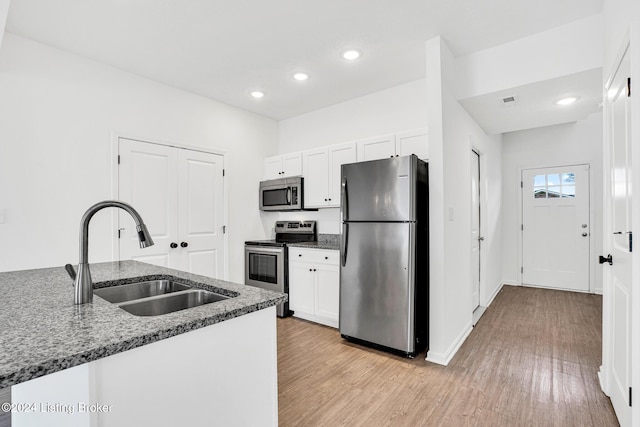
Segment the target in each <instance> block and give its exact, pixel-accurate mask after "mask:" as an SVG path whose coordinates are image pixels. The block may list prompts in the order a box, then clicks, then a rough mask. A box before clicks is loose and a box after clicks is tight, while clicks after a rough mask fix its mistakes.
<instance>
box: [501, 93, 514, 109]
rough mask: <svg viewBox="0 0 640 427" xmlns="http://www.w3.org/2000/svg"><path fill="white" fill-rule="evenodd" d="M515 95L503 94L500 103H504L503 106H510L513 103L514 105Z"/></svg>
mask: <svg viewBox="0 0 640 427" xmlns="http://www.w3.org/2000/svg"><path fill="white" fill-rule="evenodd" d="M516 101H517V99H516V96H515V95H513V96H505V97H504V98H502V105H504V106H505V107H512V106H514V105H516Z"/></svg>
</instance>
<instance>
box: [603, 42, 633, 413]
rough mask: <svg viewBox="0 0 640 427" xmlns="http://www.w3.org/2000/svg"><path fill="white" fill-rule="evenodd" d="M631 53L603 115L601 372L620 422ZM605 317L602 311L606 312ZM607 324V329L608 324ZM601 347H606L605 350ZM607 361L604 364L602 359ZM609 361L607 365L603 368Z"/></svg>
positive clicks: (628, 329)
mask: <svg viewBox="0 0 640 427" xmlns="http://www.w3.org/2000/svg"><path fill="white" fill-rule="evenodd" d="M630 75H631V68H630V61H629V53H628V50H627V53H626V54H625V55H624V56H623V59H622V62H621V64H620V67H619V68H618V70H617V72H616V73H615V75H614V76H613V79H612V81H611V84H610V85H609V86H608V88H607V92H606V93H607V97H606V102H607V107H608V108H607V109H606V111H607V114H608V119H609V120H608V122H609V126H608V132H609V138H608V140H609V144H610V147H609V148H610V157H609V165H605V166H606V169H607V170H608V171H609V173H608V174H607V175H608V180H609V185H608V188H607V190H608V191H607V190H605V192H607V193H610V195H609V196H608V197H607V200H608V203H607V205H606V206H605V214H608V218H607V219H608V220H606V222H605V224H607V225H608V227H607V229H606V230H605V233H606V234H605V244H606V245H607V246H608V247H609V251H610V254H611V257H612V260H613V261H612V262H613V264H612V265H611V266H609V265H608V264H605V266H604V267H605V269H606V270H605V273H604V274H605V276H604V277H605V281H606V283H607V284H608V286H605V290H606V289H609V290H610V291H609V292H607V293H605V296H604V304H605V310H604V313H607V312H608V313H609V317H608V322H607V321H606V320H605V323H604V324H605V327H604V328H603V335H604V336H603V341H604V342H605V343H606V344H605V346H606V347H608V348H609V349H610V355H609V356H608V357H606V356H605V372H606V373H607V374H608V375H607V376H608V378H609V387H608V389H609V396H610V397H611V403H612V404H613V407H614V409H615V411H616V415H617V416H618V420H619V421H620V425H622V426H628V425H632V424H631V408H630V402H629V401H630V399H631V396H630V394H631V390H630V386H631V350H632V349H631V336H632V335H631V334H632V311H631V303H632V286H631V283H632V281H631V274H632V271H631V270H632V268H631V262H632V260H631V251H632V249H633V248H632V239H631V221H632V216H631V213H632V212H631V195H632V193H631V98H630V93H629V86H628V85H629V80H628V78H629V76H630ZM605 315H606V314H605ZM607 325H608V327H607ZM606 347H605V348H606ZM606 360H608V363H607V362H606ZM607 365H608V366H607Z"/></svg>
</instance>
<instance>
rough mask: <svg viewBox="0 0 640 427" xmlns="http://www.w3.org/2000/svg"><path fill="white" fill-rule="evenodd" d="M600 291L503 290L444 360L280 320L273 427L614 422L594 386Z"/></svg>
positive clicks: (598, 356) (604, 398) (608, 404)
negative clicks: (430, 359) (354, 341)
mask: <svg viewBox="0 0 640 427" xmlns="http://www.w3.org/2000/svg"><path fill="white" fill-rule="evenodd" d="M601 308H602V297H601V296H597V295H589V294H579V293H573V292H561V291H552V290H545V289H535V288H524V287H512V286H505V287H504V288H503V290H502V291H501V292H500V294H499V295H498V296H497V297H496V299H495V301H494V302H493V304H492V305H491V306H490V307H489V308H488V309H487V311H486V312H485V314H484V316H483V317H482V318H481V319H480V321H479V322H478V324H477V325H476V327H475V328H474V330H473V332H472V333H471V335H470V336H469V337H468V339H467V340H466V342H465V343H464V345H463V346H462V347H461V348H460V350H459V351H458V353H457V354H456V356H455V357H454V359H453V360H452V361H451V363H450V364H449V365H448V366H446V367H444V366H440V365H436V364H432V363H429V362H426V361H425V360H424V355H422V356H420V357H416V358H415V359H413V360H409V359H404V358H402V357H399V356H394V355H390V354H386V353H383V352H379V351H376V350H371V349H369V348H364V347H360V346H357V345H355V344H350V343H348V342H346V341H344V340H343V339H342V338H341V337H340V334H339V333H338V331H337V330H335V329H333V328H329V327H324V326H320V325H316V324H313V323H310V322H306V321H303V320H299V319H295V318H286V319H278V382H279V385H278V401H279V423H280V425H281V426H339V425H344V426H420V425H424V426H453V427H457V426H562V427H565V426H581V427H583V426H598V427H603V426H616V425H618V422H617V420H616V417H615V414H614V412H613V409H612V407H611V402H610V401H609V398H607V396H605V395H604V394H603V393H602V391H601V390H600V385H599V383H598V378H597V371H598V367H599V365H600V363H601V362H600V360H601V347H602V344H601V341H602V332H601V324H602V309H601Z"/></svg>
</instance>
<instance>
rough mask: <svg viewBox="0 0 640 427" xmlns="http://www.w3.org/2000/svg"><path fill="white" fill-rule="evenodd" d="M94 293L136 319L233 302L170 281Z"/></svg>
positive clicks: (108, 289) (126, 286)
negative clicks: (205, 305)
mask: <svg viewBox="0 0 640 427" xmlns="http://www.w3.org/2000/svg"><path fill="white" fill-rule="evenodd" d="M93 293H94V294H95V295H97V296H99V297H101V298H104V299H105V300H107V301H109V302H110V303H113V304H115V305H117V306H118V307H120V308H121V309H123V310H125V311H127V312H129V313H131V314H134V315H136V316H159V315H161V314H167V313H173V312H174V311H180V310H185V309H187V308H192V307H198V306H201V305H204V304H211V303H212V302H217V301H224V300H226V299H229V298H233V296H226V295H220V294H217V293H215V292H211V291H206V290H204V289H198V288H192V287H191V286H189V285H185V284H183V283H178V282H174V281H173V280H171V279H170V278H169V279H163V280H148V281H144V282H136V283H130V284H127V285H117V286H109V287H106V288H99V289H94V290H93ZM234 296H235V295H234Z"/></svg>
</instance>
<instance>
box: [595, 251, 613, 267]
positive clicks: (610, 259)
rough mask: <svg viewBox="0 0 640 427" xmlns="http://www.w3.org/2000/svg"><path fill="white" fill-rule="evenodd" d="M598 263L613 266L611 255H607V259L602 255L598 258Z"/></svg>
mask: <svg viewBox="0 0 640 427" xmlns="http://www.w3.org/2000/svg"><path fill="white" fill-rule="evenodd" d="M598 262H599V263H600V264H604V263H605V262H608V263H609V265H613V257H611V254H608V255H607V257H606V258H605V257H603V256H602V255H600V258H599V259H598Z"/></svg>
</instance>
